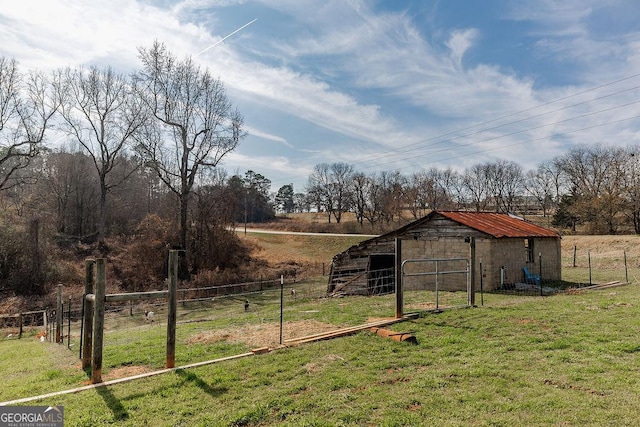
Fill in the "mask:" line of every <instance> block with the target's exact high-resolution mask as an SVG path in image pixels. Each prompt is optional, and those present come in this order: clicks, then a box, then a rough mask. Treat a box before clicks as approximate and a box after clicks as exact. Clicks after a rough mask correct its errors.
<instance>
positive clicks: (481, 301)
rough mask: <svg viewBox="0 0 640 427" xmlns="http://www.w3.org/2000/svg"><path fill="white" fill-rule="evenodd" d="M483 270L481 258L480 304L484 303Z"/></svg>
mask: <svg viewBox="0 0 640 427" xmlns="http://www.w3.org/2000/svg"><path fill="white" fill-rule="evenodd" d="M483 276H484V271H483V270H482V258H481V259H480V305H484V289H483V288H482V286H483V283H484V279H483Z"/></svg>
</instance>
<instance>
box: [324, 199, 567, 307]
mask: <svg viewBox="0 0 640 427" xmlns="http://www.w3.org/2000/svg"><path fill="white" fill-rule="evenodd" d="M397 240H398V241H400V242H401V245H400V247H401V250H400V258H401V261H406V260H445V261H441V262H444V263H445V264H446V260H450V259H458V260H459V259H466V260H468V265H469V266H470V267H469V270H470V272H471V274H470V277H471V278H472V279H471V280H472V281H473V283H472V286H474V288H475V289H477V290H478V289H480V286H481V285H482V286H483V289H484V290H495V289H501V288H513V287H516V286H518V285H520V284H530V285H532V286H538V287H539V286H541V283H542V282H554V281H559V280H561V276H562V264H561V245H560V243H561V237H560V235H559V234H558V233H557V232H556V231H554V230H551V229H548V228H545V227H541V226H539V225H536V224H534V223H532V222H529V221H526V220H524V219H523V218H520V217H517V216H514V215H510V214H503V213H494V212H459V211H455V212H454V211H433V212H431V213H430V214H428V215H426V216H425V217H423V218H420V219H418V220H416V221H414V222H412V223H410V224H407V225H405V226H404V227H401V228H399V229H397V230H394V231H392V232H390V233H387V234H383V235H381V236H378V237H374V238H371V239H368V240H364V241H362V242H360V243H359V244H357V245H354V246H352V247H350V248H349V249H347V250H346V251H344V252H342V253H339V254H337V255H335V256H334V257H333V261H332V263H331V271H330V274H329V282H328V287H327V292H328V293H329V294H334V295H335V294H346V295H354V294H359V295H374V294H381V293H390V292H394V290H395V280H396V265H400V262H399V263H396V255H395V253H396V248H397V243H396V241H397ZM434 268H438V267H434V264H433V263H431V264H429V263H428V262H427V263H422V264H421V263H416V264H415V265H413V266H410V267H409V268H408V271H409V272H411V273H419V271H423V272H425V273H428V274H425V275H424V276H421V275H420V274H415V275H411V274H410V275H409V276H412V277H408V278H407V280H406V281H403V287H404V289H411V288H414V289H418V288H422V287H424V286H428V285H429V283H430V281H434V280H436V278H435V276H434V275H432V274H431V272H432V271H433V269H434ZM440 268H442V267H440ZM444 268H449V267H446V266H445V267H444ZM455 268H459V267H455ZM480 269H482V270H480ZM437 280H439V289H442V290H451V291H456V290H465V289H467V286H468V283H466V281H465V280H461V278H460V275H451V276H450V277H446V276H438V279H437Z"/></svg>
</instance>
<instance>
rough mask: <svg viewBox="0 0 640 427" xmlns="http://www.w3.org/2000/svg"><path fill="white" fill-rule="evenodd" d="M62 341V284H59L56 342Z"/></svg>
mask: <svg viewBox="0 0 640 427" xmlns="http://www.w3.org/2000/svg"><path fill="white" fill-rule="evenodd" d="M61 342H62V285H61V284H60V285H58V303H57V306H56V343H57V344H60V343H61Z"/></svg>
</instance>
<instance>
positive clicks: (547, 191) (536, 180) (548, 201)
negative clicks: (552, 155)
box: [524, 163, 556, 217]
mask: <svg viewBox="0 0 640 427" xmlns="http://www.w3.org/2000/svg"><path fill="white" fill-rule="evenodd" d="M555 182H556V179H555V175H554V174H553V173H552V169H551V167H550V165H549V163H541V164H540V165H538V168H537V169H535V170H530V171H529V172H527V174H526V177H525V180H524V187H525V189H526V191H527V193H528V194H529V195H531V197H533V198H535V199H536V202H537V204H538V206H539V207H540V209H542V216H544V217H546V216H547V215H548V214H549V209H551V207H552V206H553V205H554V203H555V196H554V195H555V191H554V190H555V188H556V186H555Z"/></svg>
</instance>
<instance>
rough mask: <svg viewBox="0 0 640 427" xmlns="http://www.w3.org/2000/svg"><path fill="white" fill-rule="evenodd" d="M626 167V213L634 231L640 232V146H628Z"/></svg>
mask: <svg viewBox="0 0 640 427" xmlns="http://www.w3.org/2000/svg"><path fill="white" fill-rule="evenodd" d="M625 168H626V171H627V172H626V181H625V191H624V195H625V199H626V206H627V207H626V209H625V215H626V216H627V218H628V220H629V222H630V223H631V224H632V225H633V231H634V232H635V233H636V234H640V146H638V145H635V146H632V147H629V148H628V156H627V158H626V162H625Z"/></svg>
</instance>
